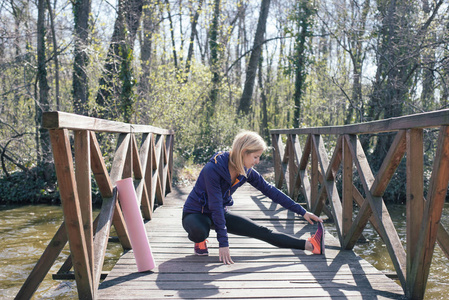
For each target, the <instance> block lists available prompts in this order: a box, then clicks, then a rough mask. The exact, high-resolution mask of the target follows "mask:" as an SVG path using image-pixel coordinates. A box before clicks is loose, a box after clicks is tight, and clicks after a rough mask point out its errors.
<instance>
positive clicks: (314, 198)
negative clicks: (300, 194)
mask: <svg viewBox="0 0 449 300" xmlns="http://www.w3.org/2000/svg"><path fill="white" fill-rule="evenodd" d="M312 140H313V138H312ZM312 140H311V142H312ZM313 141H314V140H313ZM312 143H313V142H312ZM310 152H311V158H310V201H311V206H312V207H317V202H318V200H319V199H318V196H319V195H318V192H319V182H320V181H319V177H320V171H319V168H318V164H319V162H318V154H317V150H316V148H315V146H314V145H313V146H312V149H311V151H310ZM322 188H323V187H322Z"/></svg>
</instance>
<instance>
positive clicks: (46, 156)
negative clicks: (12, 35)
mask: <svg viewBox="0 0 449 300" xmlns="http://www.w3.org/2000/svg"><path fill="white" fill-rule="evenodd" d="M45 2H46V0H38V16H37V82H38V86H39V99H38V101H36V103H37V104H36V125H37V128H39V130H38V132H39V147H38V148H40V151H41V152H40V155H39V158H40V160H41V161H40V162H41V163H42V164H43V166H44V176H45V179H46V180H49V179H50V170H49V168H48V165H49V164H51V162H52V153H51V147H50V135H49V133H48V130H47V129H45V128H43V127H42V113H43V112H46V111H48V110H49V108H50V105H49V101H48V91H49V89H50V88H49V86H48V81H47V65H46V58H45V49H46V47H45V10H46V7H45Z"/></svg>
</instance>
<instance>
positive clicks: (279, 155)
mask: <svg viewBox="0 0 449 300" xmlns="http://www.w3.org/2000/svg"><path fill="white" fill-rule="evenodd" d="M271 139H272V144H273V160H274V177H275V185H276V187H277V188H282V184H283V183H284V172H283V169H282V161H283V160H284V158H283V155H284V145H283V144H282V140H281V136H280V135H279V134H273V135H271Z"/></svg>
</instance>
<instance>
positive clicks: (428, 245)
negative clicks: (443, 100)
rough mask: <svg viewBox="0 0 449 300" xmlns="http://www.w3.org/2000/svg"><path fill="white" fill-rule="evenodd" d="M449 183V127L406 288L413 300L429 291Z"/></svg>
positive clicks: (441, 143) (442, 132)
mask: <svg viewBox="0 0 449 300" xmlns="http://www.w3.org/2000/svg"><path fill="white" fill-rule="evenodd" d="M448 182H449V127H448V126H442V127H441V128H440V135H439V138H438V145H437V153H436V155H435V159H434V164H433V170H432V175H431V177H430V183H429V188H428V199H427V201H426V202H425V208H424V214H423V221H422V225H421V229H420V233H419V239H418V242H417V245H416V250H415V256H414V260H413V262H412V267H411V272H410V274H409V276H410V278H408V280H407V282H410V284H407V289H406V295H407V297H409V298H413V299H422V298H423V297H424V292H425V290H426V285H427V279H428V276H429V270H430V263H431V262H432V256H433V251H434V249H435V241H436V238H437V234H438V229H439V222H440V219H441V214H442V211H443V206H444V201H445V198H446V194H447V187H448Z"/></svg>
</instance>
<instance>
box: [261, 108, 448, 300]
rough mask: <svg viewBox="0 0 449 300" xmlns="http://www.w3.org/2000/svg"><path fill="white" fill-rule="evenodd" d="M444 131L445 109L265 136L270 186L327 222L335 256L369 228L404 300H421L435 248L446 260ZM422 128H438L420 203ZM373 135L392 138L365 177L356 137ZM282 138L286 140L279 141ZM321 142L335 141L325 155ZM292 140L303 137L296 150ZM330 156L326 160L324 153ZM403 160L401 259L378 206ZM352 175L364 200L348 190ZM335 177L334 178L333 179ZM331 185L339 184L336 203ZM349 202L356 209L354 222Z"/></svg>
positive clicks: (394, 233)
mask: <svg viewBox="0 0 449 300" xmlns="http://www.w3.org/2000/svg"><path fill="white" fill-rule="evenodd" d="M448 124H449V109H445V110H439V111H434V112H428V113H421V114H414V115H409V116H403V117H398V118H391V119H386V120H381V121H374V122H367V123H360V124H353V125H344V126H326V127H314V128H295V129H273V130H270V133H271V137H272V144H273V157H274V166H275V184H276V186H277V187H278V188H281V187H282V186H283V185H284V183H286V184H287V190H288V193H289V194H290V196H291V197H292V198H293V199H296V198H297V197H298V195H299V193H302V195H303V196H304V198H305V201H306V203H307V206H308V209H309V210H310V211H312V212H314V213H316V214H321V213H322V212H324V213H325V214H327V215H328V216H329V217H330V218H332V219H333V220H334V222H335V225H336V229H337V234H338V238H339V241H340V245H341V247H342V248H343V249H352V248H353V247H354V245H355V243H356V241H357V240H358V238H359V237H360V235H361V234H362V231H363V229H364V228H365V226H366V224H367V223H368V221H369V222H371V224H372V225H373V228H374V229H375V230H376V231H377V232H378V233H379V235H380V237H381V238H382V240H383V241H384V243H385V246H386V248H387V250H388V253H389V255H390V258H391V260H392V262H393V265H394V268H395V270H396V272H397V275H398V278H399V281H400V282H401V285H402V288H403V289H404V292H405V294H406V296H407V298H410V299H422V298H423V297H424V293H425V288H426V284H427V279H428V276H429V271H430V264H431V261H432V256H433V251H434V248H435V243H436V242H438V244H439V245H440V248H441V249H442V250H443V252H444V253H445V255H446V256H447V257H448V258H449V234H448V232H447V230H446V229H445V228H444V226H443V225H442V224H441V223H440V219H441V215H442V212H443V206H444V202H445V198H446V195H447V190H448V182H449V126H448ZM430 127H439V138H438V144H437V148H436V154H435V158H434V164H433V168H432V175H431V178H430V182H429V186H428V192H427V200H426V199H425V198H424V175H423V173H424V172H423V162H424V151H423V129H424V128H430ZM381 132H396V136H395V138H394V140H393V142H392V144H391V146H390V149H389V151H388V153H387V154H386V156H385V157H384V161H383V162H382V165H381V167H380V168H379V170H378V171H377V174H375V175H373V172H372V170H371V167H370V165H369V163H368V160H367V157H366V155H365V152H364V149H363V148H362V145H361V142H360V140H359V137H358V136H359V135H361V134H377V133H381ZM284 135H285V136H286V139H283V138H282V137H283V136H284ZM322 135H329V137H328V139H330V138H332V137H333V136H335V137H336V141H334V142H335V143H333V144H335V148H334V149H333V151H329V152H327V151H326V147H327V146H328V145H325V142H324V140H323V137H322ZM298 136H306V137H307V138H306V141H305V143H304V145H303V146H302V147H301V145H300V141H299V138H298ZM377 138H378V139H379V138H382V137H381V136H378V137H377ZM283 140H284V141H285V144H284V142H283ZM329 144H332V143H329ZM330 150H332V149H330ZM331 152H333V153H332V155H331V156H330V158H329V157H328V154H327V153H331ZM404 156H406V157H407V159H406V177H407V183H406V186H407V188H406V198H407V203H406V206H407V207H406V210H407V220H406V221H407V229H406V230H407V236H406V238H407V243H406V245H407V246H406V250H407V251H405V249H404V248H403V246H402V243H401V240H400V238H399V236H398V233H397V231H396V228H395V226H394V224H393V222H392V220H391V218H390V215H389V213H388V209H387V207H386V205H385V203H384V201H383V199H382V196H383V194H384V192H385V190H386V188H387V186H388V184H389V182H390V180H391V178H392V177H393V175H394V174H395V172H396V169H397V167H398V166H399V164H400V162H401V160H402V158H403V157H404ZM354 167H355V170H356V171H355V172H357V174H358V178H359V180H360V182H361V184H362V187H363V192H364V194H365V196H363V195H362V193H361V192H360V191H359V190H358V188H357V187H356V186H355V185H354V182H353V173H354ZM340 170H341V174H342V175H341V176H337V173H338V172H339V171H340ZM337 181H340V182H341V191H342V192H341V195H340V192H339V191H338V189H337ZM326 200H328V201H329V204H330V208H328V207H327V206H326ZM354 202H355V203H356V204H357V206H358V207H359V210H358V212H357V214H356V213H355V211H354V210H353V203H354Z"/></svg>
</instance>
